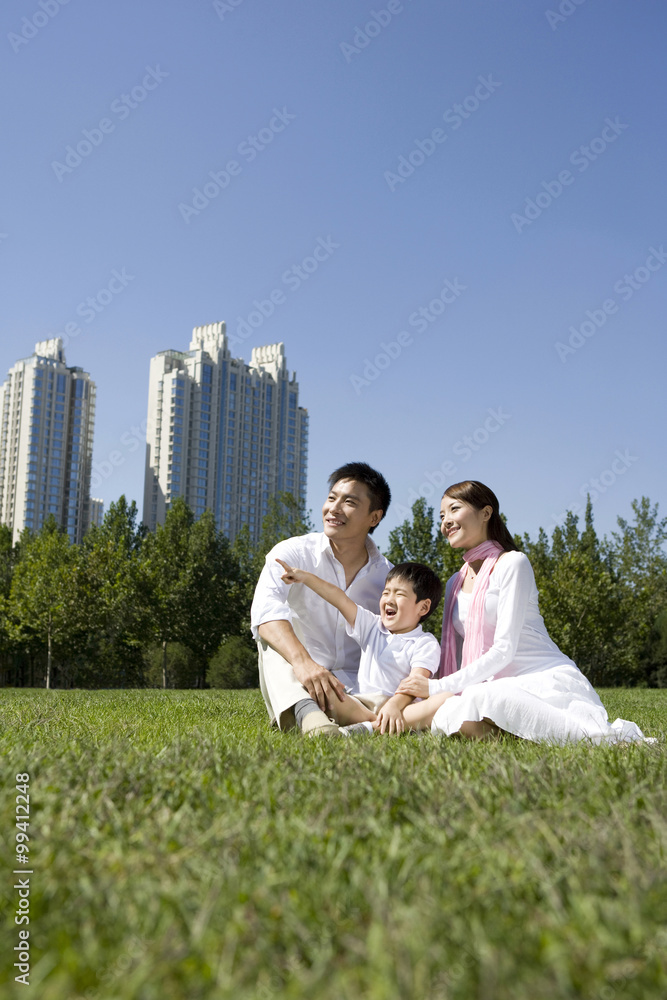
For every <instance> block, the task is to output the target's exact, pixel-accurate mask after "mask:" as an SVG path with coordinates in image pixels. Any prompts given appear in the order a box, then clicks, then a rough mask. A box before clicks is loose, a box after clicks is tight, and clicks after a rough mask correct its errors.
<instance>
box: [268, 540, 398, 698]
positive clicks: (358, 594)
mask: <svg viewBox="0 0 667 1000" xmlns="http://www.w3.org/2000/svg"><path fill="white" fill-rule="evenodd" d="M366 549H367V551H368V562H367V563H366V565H365V566H362V567H361V569H360V570H359V572H358V573H357V575H356V576H355V578H354V580H353V581H352V583H351V584H350V586H349V587H346V586H345V570H344V568H343V566H342V565H341V563H340V562H339V561H338V560H337V559H336V557H335V556H334V554H333V550H332V548H331V545H330V543H329V539H328V538H327V536H326V535H325V534H324V532H321V531H314V532H311V533H310V534H308V535H297V536H296V537H294V538H286V539H285V540H284V541H282V542H278V544H277V545H274V547H273V548H272V549H271V551H270V552H269V553H268V554H267V556H266V561H265V564H264V568H263V569H262V572H261V574H260V577H259V580H258V581H257V587H256V588H255V596H254V599H253V602H252V608H251V611H250V624H251V627H252V633H253V636H254V637H255V639H257V638H258V632H257V630H258V628H259V626H260V625H262V624H263V623H264V622H270V621H288V622H290V623H291V624H293V623H294V622H295V621H296V622H298V625H299V627H300V629H301V632H302V633H303V637H304V638H303V642H304V645H305V647H306V649H307V650H308V653H309V654H310V656H311V657H312V658H313V660H315V662H316V663H319V664H320V665H321V666H323V667H326V668H327V669H328V670H331V671H332V672H333V673H335V675H336V677H338V679H339V680H340V681H342V683H343V684H344V685H345V686H346V687H352V688H355V689H356V687H357V671H358V667H359V654H360V649H359V645H358V643H356V642H355V641H354V639H353V638H352V637H351V636H350V635H348V633H347V629H346V622H345V619H344V618H343V616H342V615H341V614H340V613H339V612H338V611H336V609H335V608H334V607H333V606H332V605H331V604H329V603H328V602H327V601H325V600H324V599H323V598H321V597H318V595H317V594H315V593H314V592H313V591H312V590H310V589H309V588H308V587H306V586H304V584H302V583H293V584H287V583H283V581H282V580H281V576H282V574H283V572H284V570H283V568H282V566H281V565H280V563H277V562H276V559H282V560H283V562H286V563H287V564H288V565H289V566H297V567H298V568H299V569H303V570H306V571H307V572H309V573H315V574H316V576H319V577H321V578H322V579H323V580H326V581H327V582H328V583H334V584H335V585H336V586H337V587H340V589H341V590H343V591H345V593H346V594H347V596H348V597H349V598H350V600H352V601H354V603H355V604H356V605H357V606H359V607H360V608H364V609H366V610H368V611H372V612H374V613H377V612H378V611H379V609H380V594H381V593H382V591H383V590H384V585H385V580H386V579H387V573H388V572H389V570H390V569H391V567H392V564H391V563H390V562H389V560H388V559H386V558H385V557H384V556H383V555H382V554H381V553H380V552H379V551H378V548H377V546H376V545H375V543H374V542H373V541H372V539H371V538H370V537H369V538H367V539H366Z"/></svg>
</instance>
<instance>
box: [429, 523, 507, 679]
mask: <svg viewBox="0 0 667 1000" xmlns="http://www.w3.org/2000/svg"><path fill="white" fill-rule="evenodd" d="M504 551H505V550H504V549H503V547H502V545H500V544H499V543H498V542H492V541H490V540H489V541H487V542H482V544H481V545H476V546H475V548H474V549H468V551H467V552H464V553H463V558H464V560H465V562H464V563H463V566H462V567H461V569H460V570H459V572H458V575H457V577H456V579H455V581H454V585H453V586H452V587H451V589H450V591H449V594H448V595H447V600H446V601H445V611H444V614H443V616H442V652H441V655H440V668H439V669H438V677H446V676H447V674H453V673H454V671H456V670H458V669H459V668H458V664H457V662H456V631H455V629H454V625H453V623H452V616H453V614H454V605H455V604H456V598H457V597H458V593H459V590H460V589H461V587H462V586H463V580H464V579H465V575H466V572H467V570H468V563H470V562H475V561H476V560H477V559H483V560H484V562H483V563H482V568H481V569H480V571H479V573H478V574H477V579H476V580H475V584H474V586H473V590H472V601H471V602H470V611H469V612H468V617H467V618H466V627H465V639H464V640H463V654H462V656H461V668H463V667H467V665H468V664H469V663H472V662H473V660H476V659H478V658H479V657H480V656H481V655H482V653H483V652H484V631H483V630H484V598H485V597H486V592H487V590H488V588H489V577H490V576H491V571H492V570H493V567H494V566H495V565H496V562H497V561H498V557H499V556H500V555H502V553H503V552H504Z"/></svg>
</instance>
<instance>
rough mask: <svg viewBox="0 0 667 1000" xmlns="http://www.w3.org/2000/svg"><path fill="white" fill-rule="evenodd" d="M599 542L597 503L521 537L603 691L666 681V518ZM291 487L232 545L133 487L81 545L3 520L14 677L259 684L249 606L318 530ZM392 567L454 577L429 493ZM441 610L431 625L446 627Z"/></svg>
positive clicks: (565, 633)
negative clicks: (254, 536) (283, 547)
mask: <svg viewBox="0 0 667 1000" xmlns="http://www.w3.org/2000/svg"><path fill="white" fill-rule="evenodd" d="M632 508H633V514H634V519H633V521H632V522H627V521H625V520H624V519H622V518H618V531H616V532H613V533H612V537H611V539H607V538H603V539H600V538H598V536H597V535H596V532H595V529H594V527H593V516H592V507H591V504H590V502H589V503H588V506H587V509H586V513H585V516H584V521H583V526H582V527H581V529H580V525H579V519H578V518H577V517H575V516H574V515H573V514H570V515H568V517H567V519H566V521H565V524H564V525H563V526H562V527H557V528H555V529H554V531H553V533H552V536H551V538H549V537H548V536H547V534H546V532H544V531H543V530H540V532H539V535H538V538H537V540H536V541H533V540H531V539H530V538H529V537H528V535H524V536H523V537H522V538H521V537H519V536H515V541H516V543H517V545H519V547H520V548H521V549H522V550H523V551H524V552H526V554H527V555H528V556H529V558H530V560H531V562H532V565H533V568H534V570H535V576H536V579H537V585H538V588H539V591H540V609H541V611H542V614H543V615H544V619H545V621H546V625H547V628H548V630H549V633H550V635H551V636H552V638H553V639H554V641H555V642H556V643H557V644H558V645H559V646H560V648H561V649H562V650H563V652H564V653H566V654H567V655H568V656H571V657H572V658H573V659H574V660H575V662H576V663H577V664H578V665H579V666H580V667H581V669H582V670H583V671H584V673H585V674H586V675H587V676H588V677H589V678H590V680H591V681H592V682H593V683H594V684H596V685H600V686H605V685H606V686H614V685H641V686H646V685H648V686H654V687H656V686H657V687H667V555H666V553H665V550H664V547H663V546H664V542H665V541H666V540H667V518H664V519H660V518H659V516H658V508H657V504H656V505H655V506H652V505H651V503H650V501H649V500H648V498H646V497H643V498H642V499H641V500H639V501H634V502H633V505H632ZM313 530H315V529H314V526H313V524H312V523H311V521H310V518H309V516H308V515H307V514H306V512H305V511H304V508H303V506H302V505H300V504H299V503H297V502H296V501H295V500H294V499H293V498H292V497H291V496H290V495H289V494H283V495H282V496H281V497H280V498H279V499H277V500H274V501H273V502H272V504H271V506H270V510H269V513H268V514H267V516H266V518H265V520H264V524H263V529H262V534H261V537H260V540H259V542H258V543H257V544H253V543H252V542H251V539H250V535H249V532H248V530H247V529H244V530H242V531H241V533H240V534H239V535H238V536H237V538H236V539H235V541H234V542H233V543H230V542H229V540H228V539H227V538H226V537H225V536H224V535H222V534H221V533H220V532H219V531H218V530H217V529H216V526H215V521H214V518H213V515H212V513H211V512H206V513H205V514H204V515H203V517H201V518H200V519H199V520H195V518H194V514H193V512H192V511H191V510H190V508H189V507H188V506H187V505H186V504H185V503H184V502H183V501H182V500H176V501H175V503H174V504H173V506H172V508H171V510H170V511H169V513H168V514H167V518H166V521H165V523H164V525H162V526H160V527H158V529H157V531H156V532H155V534H152V533H150V532H149V531H148V530H147V529H146V527H145V526H144V525H142V524H140V523H139V522H138V515H137V508H136V504H135V503H134V502H132V503H131V504H128V503H127V501H126V499H125V497H124V496H122V497H120V499H119V500H118V501H117V502H116V503H112V504H111V506H110V508H109V510H108V512H107V514H106V515H105V518H104V522H103V524H102V525H101V526H100V527H95V528H92V529H91V530H90V532H89V533H88V534H87V535H86V537H85V539H84V541H83V542H82V543H81V544H80V545H73V544H72V543H71V542H70V541H69V538H68V536H67V535H66V534H64V533H63V532H62V531H61V530H59V528H58V527H57V525H56V523H55V521H54V520H53V519H51V520H50V521H47V522H46V523H45V524H44V526H43V527H42V529H41V530H40V531H39V532H38V533H33V532H30V531H25V532H24V533H23V534H22V535H21V538H20V540H19V542H18V543H17V544H16V545H14V546H13V545H12V541H11V532H10V531H9V529H8V528H7V527H5V526H0V684H2V685H4V686H8V685H9V686H17V687H24V686H30V687H42V686H47V687H58V688H69V687H84V688H113V687H170V688H190V687H193V688H202V687H253V686H256V685H257V682H258V681H257V666H256V660H257V657H256V651H255V646H254V643H253V641H252V638H251V635H250V628H249V620H250V604H251V601H252V595H253V591H254V588H255V583H256V581H257V577H258V575H259V573H260V570H261V568H262V565H263V563H264V558H265V555H266V553H267V552H268V551H269V549H270V548H272V546H273V545H275V543H276V542H278V541H279V540H280V539H282V538H288V537H290V536H291V535H296V534H302V533H304V532H307V531H313ZM386 555H387V556H388V557H389V558H390V559H391V560H392V561H393V562H402V561H405V560H415V561H418V562H424V563H427V564H428V565H430V566H432V567H433V568H434V569H435V570H436V571H437V572H438V573H439V574H440V575H441V577H442V579H443V581H444V580H446V579H447V578H448V577H449V576H450V575H451V574H452V573H453V572H455V571H456V570H457V569H458V568H459V566H460V565H461V556H460V554H459V553H457V552H456V550H453V549H451V548H450V547H449V546H448V545H447V544H446V542H445V541H444V540H443V538H442V536H441V535H440V533H439V531H438V530H437V527H436V525H435V522H434V515H433V510H432V509H431V508H430V507H428V506H427V504H426V501H425V500H423V499H420V500H417V501H416V502H415V504H414V505H413V507H412V516H411V519H410V520H406V521H404V522H403V524H401V525H400V526H399V527H397V528H395V529H394V530H393V531H392V532H391V533H390V536H389V549H388V551H387V553H386ZM441 621H442V606H441V607H440V608H439V609H438V611H437V613H436V614H435V615H433V616H431V618H429V620H428V622H427V625H428V627H429V628H430V629H431V630H432V631H433V632H434V633H435V634H436V635H438V637H439V633H440V627H441Z"/></svg>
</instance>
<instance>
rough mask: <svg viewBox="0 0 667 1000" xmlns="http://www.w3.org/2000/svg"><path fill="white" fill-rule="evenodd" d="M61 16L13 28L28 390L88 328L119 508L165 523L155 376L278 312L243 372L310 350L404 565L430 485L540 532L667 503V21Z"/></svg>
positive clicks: (313, 432) (307, 356)
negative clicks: (374, 487) (478, 500)
mask: <svg viewBox="0 0 667 1000" xmlns="http://www.w3.org/2000/svg"><path fill="white" fill-rule="evenodd" d="M43 4H44V6H43V7H40V4H39V2H38V0H24V2H10V3H7V4H4V5H3V7H2V11H1V12H0V18H1V21H2V32H1V33H0V34H1V38H0V41H1V43H2V44H3V45H4V49H5V52H4V58H3V59H2V66H1V69H0V74H1V76H0V80H1V82H2V90H3V93H4V94H5V101H4V121H3V135H4V150H5V151H4V155H3V161H2V172H3V184H2V192H3V197H2V206H1V208H0V234H2V235H1V236H0V255H2V272H3V275H4V290H3V296H2V302H3V312H2V320H1V323H2V338H1V347H0V375H2V376H3V377H4V374H5V373H6V371H7V370H8V369H9V368H10V367H11V365H12V364H13V363H14V361H15V360H16V359H17V358H19V357H24V356H26V355H29V354H31V353H32V350H33V347H34V344H35V342H36V341H37V340H41V339H44V338H46V337H52V336H56V335H58V334H62V333H63V332H65V331H66V325H67V324H68V323H69V324H72V325H71V326H70V331H71V330H75V331H76V332H75V333H74V335H73V336H71V337H70V342H69V344H68V346H67V349H66V353H67V360H68V363H69V364H70V365H79V366H81V367H83V368H84V369H85V370H87V371H89V372H90V373H91V374H92V376H93V378H94V379H95V381H96V382H97V386H98V409H97V422H96V431H95V463H96V466H97V468H98V470H100V469H101V470H103V471H108V470H109V468H110V463H109V461H108V459H109V455H110V454H111V453H113V452H116V453H120V458H119V457H118V455H116V460H117V463H118V464H117V465H116V467H115V468H113V470H112V472H111V474H110V475H108V476H107V477H106V478H102V479H101V482H100V484H99V486H98V487H97V488H96V489H95V490H94V493H95V494H96V495H99V496H101V497H102V498H103V499H104V501H105V503H106V504H107V505H108V503H109V502H110V501H112V500H114V499H117V497H118V496H119V495H120V494H121V493H125V494H126V495H127V496H128V497H129V498H134V499H136V500H137V501H138V503H139V506H140V508H141V503H142V496H143V471H144V470H143V463H144V446H143V442H142V443H141V444H139V441H138V437H139V436H140V428H141V424H142V421H144V420H145V416H146V396H147V386H148V368H149V360H150V358H151V356H152V355H154V354H155V353H157V352H158V351H161V350H165V349H167V348H177V349H187V346H188V344H189V340H190V335H191V330H192V327H193V326H197V325H200V324H204V323H210V322H215V321H218V320H225V321H226V322H227V327H228V331H229V332H230V333H234V332H235V331H237V330H239V329H240V331H241V333H243V331H244V330H246V329H247V328H245V327H243V326H241V327H239V322H240V320H241V319H247V318H248V317H249V315H250V314H251V313H252V312H253V310H255V309H256V306H255V305H254V302H255V300H257V301H258V302H260V303H262V302H264V301H266V300H269V299H270V295H271V293H272V292H274V297H275V299H276V300H277V301H278V304H275V305H274V308H273V313H272V315H270V316H266V317H261V316H260V315H256V316H255V317H254V321H255V325H256V329H255V331H254V333H253V334H252V336H247V337H243V336H241V337H240V339H239V343H238V346H237V349H236V353H237V354H238V355H241V356H243V357H244V358H246V360H248V359H249V357H250V351H251V348H252V346H253V345H254V344H265V343H275V342H277V341H284V343H285V349H286V354H287V360H288V364H289V366H290V368H291V369H293V370H295V371H296V372H297V375H298V378H299V382H300V386H301V397H300V398H301V403H302V405H304V406H306V407H307V408H308V410H309V413H310V460H309V494H308V502H309V506H310V507H311V508H312V509H313V512H314V514H315V517H316V519H317V518H318V517H319V507H320V505H321V501H322V499H323V494H324V489H325V480H326V477H327V474H328V472H329V471H330V469H331V468H333V467H334V466H336V465H338V464H339V463H341V462H343V461H346V460H349V459H363V460H366V461H368V462H370V463H371V464H373V465H375V466H377V467H378V468H380V469H381V470H382V471H383V472H384V473H385V475H386V476H387V478H388V479H389V481H390V485H391V487H392V490H393V493H394V506H393V509H392V510H391V511H390V513H389V515H388V517H387V520H386V522H385V524H384V525H383V528H382V529H381V530H380V531H378V533H377V538H378V541H379V542H380V543H381V544H385V543H386V538H387V533H388V530H389V529H390V528H391V527H393V526H395V525H396V524H397V523H399V522H400V520H401V519H402V515H404V514H405V512H406V509H407V508H408V507H409V506H410V505H411V501H412V499H414V497H415V496H416V495H417V493H418V492H420V490H421V489H422V487H426V488H427V491H428V488H429V484H428V480H427V477H428V475H430V476H431V478H432V480H434V481H435V483H436V485H435V486H434V487H433V492H432V494H430V496H429V499H430V500H431V501H432V502H433V503H434V504H435V505H436V506H437V505H438V503H439V497H440V494H441V492H442V485H446V484H448V483H449V482H452V481H457V480H460V479H465V478H474V479H481V480H482V481H484V482H487V483H488V484H489V485H490V486H491V487H492V488H493V489H495V491H496V493H497V494H498V496H499V497H500V501H501V506H502V508H503V510H504V511H505V513H506V514H507V516H508V518H509V525H510V528H511V529H512V530H514V531H519V532H523V531H528V532H529V533H531V534H533V535H534V534H535V533H536V532H537V529H538V527H539V526H540V525H542V526H544V527H547V528H548V527H550V526H552V525H553V523H554V517H558V516H560V515H562V513H563V512H564V510H565V509H566V508H568V507H571V506H573V505H574V504H577V503H583V497H582V492H583V493H585V492H586V484H588V486H589V488H591V489H594V487H593V486H592V481H593V479H598V480H600V477H602V478H601V485H602V487H603V490H604V492H602V491H596V492H598V496H597V499H596V500H595V517H596V524H597V527H598V530H599V531H600V533H606V532H609V531H610V530H611V529H613V527H614V526H615V521H616V515H618V514H621V515H623V516H629V514H630V503H631V500H632V499H633V498H635V497H639V496H641V495H642V494H643V495H648V496H650V497H651V499H652V500H653V501H662V500H663V498H664V496H665V493H664V485H665V445H664V439H665V415H664V414H665V404H664V399H665V389H664V381H665V368H666V365H665V360H666V358H665V355H666V350H665V313H666V310H665V305H666V303H667V294H666V292H667V257H665V255H664V253H663V251H664V250H665V249H667V220H666V204H667V202H666V199H665V163H666V156H665V151H666V150H665V147H666V132H665V107H664V105H665V94H666V93H667V86H666V79H665V78H666V76H667V61H666V60H665V37H666V32H667V10H666V9H665V6H664V4H663V3H661V2H659V0H643V2H642V3H629V2H621V0H606V2H603V0H585V2H583V3H579V4H576V3H569V2H565V3H563V2H562V0H560V7H561V8H562V9H563V10H565V11H568V10H571V13H569V14H558V11H559V4H557V3H556V2H554V3H552V4H551V5H549V4H548V3H546V2H545V3H542V2H535V3H531V2H525V0H524V2H519V0H503V2H499V0H480V2H470V0H468V2H465V0H458V2H435V0H430V2H428V0H403V2H402V3H399V2H397V0H390V2H389V0H378V2H377V3H370V2H368V3H366V2H359V0H336V2H333V0H319V2H313V0H292V2H290V3H281V4H278V3H275V2H270V0H229V2H224V0H220V2H218V3H217V4H214V3H212V2H208V0H190V2H188V3H183V2H176V0H161V2H159V3H157V2H142V3H137V2H130V0H117V2H114V3H100V2H97V3H84V2H82V0H70V2H69V3H67V4H65V5H64V6H62V7H61V6H59V5H58V4H57V0H43ZM45 8H46V9H45ZM549 10H551V11H553V12H554V13H555V14H556V17H554V16H548V15H547V12H548V11H549ZM372 12H375V14H373V13H372ZM24 19H25V20H24ZM366 26H368V28H367V27H366ZM359 29H361V30H359ZM28 36H31V37H28ZM136 88H138V89H136ZM457 106H458V107H457ZM101 123H102V124H101ZM84 130H87V132H88V133H89V135H88V138H87V139H86V136H85V134H84ZM252 137H255V138H252ZM82 141H83V143H84V144H83V146H81V147H80V152H82V153H83V154H84V155H83V156H82V157H81V161H80V162H77V159H76V156H75V157H73V156H72V155H71V154H70V156H69V161H67V160H66V155H67V152H66V151H67V147H68V146H69V147H73V149H74V151H76V147H77V145H78V144H79V143H81V142H82ZM86 143H88V145H86ZM420 147H421V148H420ZM76 155H77V156H78V154H76ZM230 163H231V164H232V166H231V169H229V164H230ZM234 164H236V165H235V166H234ZM399 167H400V170H399ZM211 173H212V174H214V175H217V177H218V180H217V181H214V180H212V178H211V176H210V174H211ZM401 173H402V174H403V175H404V176H402V177H401ZM207 184H208V188H205V185H207ZM223 185H224V187H223ZM195 188H198V189H199V190H200V191H202V192H206V191H208V195H212V197H210V198H209V197H208V196H207V195H206V194H205V193H204V194H202V195H200V196H199V200H197V201H194V199H195V192H194V189H195ZM529 199H530V200H532V205H531V204H530V203H529V201H528V200H529ZM207 202H208V203H207ZM194 208H196V209H197V211H196V212H195V211H193V210H192V209H194ZM529 216H532V219H531V218H529ZM316 247H319V250H318V253H317V255H316V256H317V257H319V258H323V259H321V260H316V257H313V256H312V255H313V251H314V250H315V248H316ZM651 248H653V250H656V251H657V254H654V253H653V250H652V249H651ZM661 254H662V257H661ZM305 258H311V259H310V260H309V261H307V262H306V265H305V268H306V269H305V270H304V269H303V268H302V262H303V261H304V259H305ZM647 262H648V263H647ZM314 265H316V268H315V267H314ZM295 267H296V268H297V270H296V271H295V270H294V268H295ZM309 269H310V273H309ZM114 271H116V272H117V273H118V274H119V275H121V279H120V280H119V279H118V278H116V279H114V278H113V272H114ZM299 275H301V276H302V277H299ZM626 275H627V276H629V278H630V282H629V283H628V280H627V279H626V277H625V276H626ZM302 279H303V280H302ZM447 282H449V284H447ZM110 287H111V291H110V292H109V291H106V290H108V289H109V288H110ZM276 289H278V290H279V291H280V292H281V293H282V294H281V295H278V294H277V293H275V290H276ZM100 291H101V292H102V295H101V296H100V297H99V298H98V293H99V292H100ZM89 297H93V299H95V300H96V305H97V308H98V309H100V311H99V312H95V311H94V310H93V311H91V308H87V307H86V305H85V302H86V300H87V299H88V298H89ZM108 300H110V301H108ZM82 303H83V306H81V304H82ZM605 305H606V310H605ZM420 310H421V311H422V312H421V314H420ZM264 311H265V312H268V311H269V309H268V306H266V305H265V306H264ZM587 313H590V314H592V318H591V316H589V315H587ZM91 316H92V317H94V318H92V319H91ZM260 319H261V323H259V322H258V320H260ZM585 323H587V324H588V325H586V326H584V333H581V332H579V333H575V334H573V332H572V330H571V328H575V330H579V331H580V329H581V327H582V324H585ZM586 333H588V334H589V336H586V335H585V334H586ZM570 338H572V343H570ZM558 343H561V344H564V345H565V348H566V350H563V348H560V349H558V348H557V346H556V345H557V344H558ZM383 344H384V345H386V347H383ZM573 345H574V346H573ZM577 345H580V346H577ZM399 349H400V353H399ZM566 351H567V353H566ZM392 354H393V355H395V356H394V357H391V355H392ZM378 355H380V358H379V363H378V364H377V365H376V363H375V359H376V356H378ZM382 355H384V357H382ZM367 361H370V363H371V366H372V367H370V368H369V367H367ZM374 373H375V375H374ZM362 379H364V380H365V382H367V383H368V384H363V382H361V380H362ZM466 437H467V438H468V439H469V442H470V441H472V445H473V446H474V447H470V444H469V443H468V444H466V441H465V439H466ZM448 463H449V464H448ZM661 508H662V512H663V513H665V510H664V504H662V503H661Z"/></svg>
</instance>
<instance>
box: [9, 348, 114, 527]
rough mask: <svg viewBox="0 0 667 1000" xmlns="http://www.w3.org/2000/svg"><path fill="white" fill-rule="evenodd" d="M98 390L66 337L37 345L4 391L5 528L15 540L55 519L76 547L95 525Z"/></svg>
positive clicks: (18, 364)
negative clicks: (69, 356) (73, 364)
mask: <svg viewBox="0 0 667 1000" xmlns="http://www.w3.org/2000/svg"><path fill="white" fill-rule="evenodd" d="M94 424H95V383H94V382H93V381H92V380H91V378H90V375H89V374H88V373H87V372H84V371H83V369H81V368H68V367H67V363H66V361H65V352H64V350H63V342H62V339H61V338H60V337H56V338H54V339H52V340H43V341H41V342H40V343H38V344H36V345H35V353H34V354H33V355H32V357H30V358H24V359H23V360H21V361H17V362H16V364H15V365H14V367H13V368H12V369H11V370H10V372H9V375H8V376H7V381H6V382H5V384H4V385H3V386H2V389H1V390H0V521H1V522H2V523H3V524H7V525H9V526H10V527H11V528H12V531H13V538H14V541H16V540H17V539H18V537H19V534H20V533H21V531H22V530H23V529H24V528H32V529H34V530H35V531H38V530H39V529H40V527H41V526H42V524H43V522H44V521H45V520H46V518H47V517H48V516H49V515H50V514H53V516H54V517H55V519H56V521H57V522H58V524H59V525H60V526H61V527H63V528H65V529H66V530H67V533H68V535H69V537H70V539H71V540H72V541H73V542H80V541H81V539H82V538H83V536H84V534H85V533H86V531H87V530H88V527H89V524H90V474H91V467H92V461H93V429H94Z"/></svg>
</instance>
